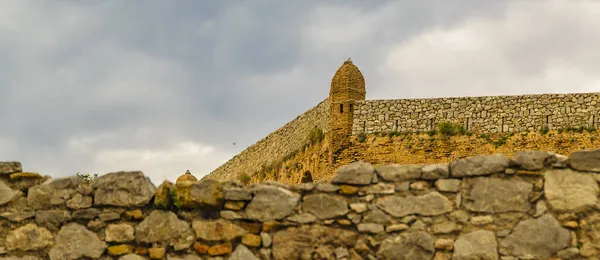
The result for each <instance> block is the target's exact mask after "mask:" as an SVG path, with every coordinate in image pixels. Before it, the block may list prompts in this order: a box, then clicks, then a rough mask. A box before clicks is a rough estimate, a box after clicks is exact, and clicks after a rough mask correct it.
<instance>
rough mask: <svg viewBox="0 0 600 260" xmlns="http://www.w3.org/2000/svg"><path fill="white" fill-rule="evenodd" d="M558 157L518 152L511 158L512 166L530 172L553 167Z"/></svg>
mask: <svg viewBox="0 0 600 260" xmlns="http://www.w3.org/2000/svg"><path fill="white" fill-rule="evenodd" d="M556 161H557V160H556V156H555V155H554V154H551V153H549V152H541V151H517V152H516V153H515V155H513V157H511V158H510V163H511V164H512V165H515V166H518V167H520V168H521V169H525V170H528V171H537V170H541V169H544V168H547V167H550V166H552V164H554V163H556Z"/></svg>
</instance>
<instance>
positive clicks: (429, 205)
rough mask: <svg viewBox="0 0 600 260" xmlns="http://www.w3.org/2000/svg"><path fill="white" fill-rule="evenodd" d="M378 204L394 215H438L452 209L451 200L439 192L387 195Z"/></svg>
mask: <svg viewBox="0 0 600 260" xmlns="http://www.w3.org/2000/svg"><path fill="white" fill-rule="evenodd" d="M376 205H377V207H379V208H380V209H381V210H383V211H385V212H386V213H388V214H390V215H392V216H394V217H403V216H407V215H411V214H419V215H423V216H436V215H441V214H444V213H448V212H450V211H452V206H451V202H450V201H449V200H448V199H447V198H446V197H444V196H442V195H441V194H439V193H437V192H431V193H428V194H425V195H421V196H407V197H400V196H387V197H383V198H380V199H378V200H377V203H376Z"/></svg>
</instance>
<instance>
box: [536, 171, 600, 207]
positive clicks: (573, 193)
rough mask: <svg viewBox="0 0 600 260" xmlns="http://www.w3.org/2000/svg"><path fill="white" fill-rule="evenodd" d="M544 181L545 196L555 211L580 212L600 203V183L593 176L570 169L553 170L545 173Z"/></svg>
mask: <svg viewBox="0 0 600 260" xmlns="http://www.w3.org/2000/svg"><path fill="white" fill-rule="evenodd" d="M544 179H545V185H544V196H545V197H546V200H547V201H548V204H549V205H550V207H551V208H552V209H554V210H558V211H562V212H579V211H583V210H586V209H589V208H591V207H594V206H595V205H596V203H597V202H598V199H597V197H596V196H597V195H598V190H599V188H598V183H597V182H596V180H595V179H594V177H593V176H592V175H591V174H586V173H579V172H574V171H572V170H569V169H561V170H551V171H547V172H546V173H545V175H544Z"/></svg>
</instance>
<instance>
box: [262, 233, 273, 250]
mask: <svg viewBox="0 0 600 260" xmlns="http://www.w3.org/2000/svg"><path fill="white" fill-rule="evenodd" d="M260 239H261V240H262V245H263V247H270V246H271V242H273V239H272V238H271V235H269V233H265V232H261V233H260Z"/></svg>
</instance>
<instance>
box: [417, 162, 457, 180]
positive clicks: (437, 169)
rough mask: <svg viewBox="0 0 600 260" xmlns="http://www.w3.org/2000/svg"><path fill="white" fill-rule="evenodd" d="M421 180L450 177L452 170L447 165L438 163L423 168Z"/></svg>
mask: <svg viewBox="0 0 600 260" xmlns="http://www.w3.org/2000/svg"><path fill="white" fill-rule="evenodd" d="M421 172H422V173H421V179H425V180H437V179H444V178H448V176H450V168H449V167H448V164H447V163H436V164H429V165H425V166H423V168H422V169H421Z"/></svg>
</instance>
